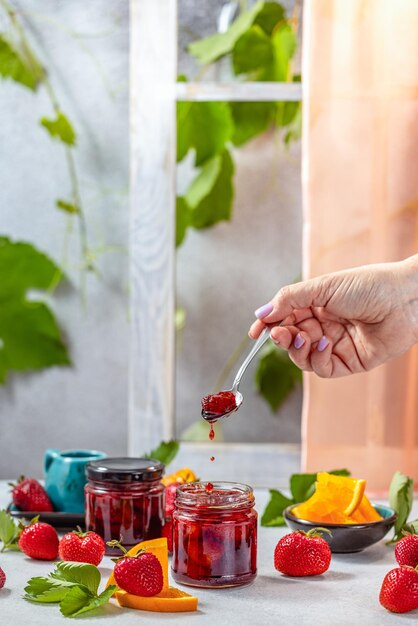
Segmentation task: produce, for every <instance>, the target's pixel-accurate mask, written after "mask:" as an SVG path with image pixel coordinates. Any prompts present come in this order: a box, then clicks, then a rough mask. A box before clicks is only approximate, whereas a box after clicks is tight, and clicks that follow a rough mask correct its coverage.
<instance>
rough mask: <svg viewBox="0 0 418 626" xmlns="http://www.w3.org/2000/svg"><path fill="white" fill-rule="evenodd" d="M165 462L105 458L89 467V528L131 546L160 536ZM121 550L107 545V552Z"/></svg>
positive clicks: (109, 538)
mask: <svg viewBox="0 0 418 626" xmlns="http://www.w3.org/2000/svg"><path fill="white" fill-rule="evenodd" d="M163 473H164V465H163V464H162V463H160V462H159V461H155V460H153V459H136V458H129V457H121V458H105V459H100V460H98V461H93V462H92V463H89V465H87V467H86V475H87V481H88V482H87V484H86V486H85V504H86V529H87V530H93V531H94V532H96V533H98V534H99V535H100V536H101V537H103V539H104V541H105V542H106V541H111V540H112V539H117V540H118V541H119V539H120V538H122V544H123V545H124V546H125V547H126V548H128V549H129V548H130V547H132V546H134V545H136V544H137V543H139V542H140V541H144V540H145V539H155V538H157V537H161V534H162V527H163V525H164V486H163V485H162V483H161V482H160V481H161V477H162V475H163ZM118 553H119V550H118V549H117V548H116V549H112V548H109V547H107V549H106V554H118Z"/></svg>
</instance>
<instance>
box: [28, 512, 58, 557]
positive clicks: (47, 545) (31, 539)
mask: <svg viewBox="0 0 418 626" xmlns="http://www.w3.org/2000/svg"><path fill="white" fill-rule="evenodd" d="M35 519H36V518H35ZM19 548H20V549H21V550H22V552H24V553H25V554H26V555H27V556H30V557H31V558H32V559H40V560H42V561H53V560H54V559H56V558H57V556H58V535H57V531H56V530H55V528H53V527H52V526H51V525H50V524H45V522H37V521H35V522H33V523H31V524H30V525H29V526H26V528H24V529H23V531H22V534H21V535H20V538H19Z"/></svg>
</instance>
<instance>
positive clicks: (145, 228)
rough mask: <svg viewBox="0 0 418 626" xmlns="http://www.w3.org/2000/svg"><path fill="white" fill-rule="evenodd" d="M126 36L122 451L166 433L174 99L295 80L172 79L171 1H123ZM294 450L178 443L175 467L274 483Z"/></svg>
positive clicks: (284, 94)
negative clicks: (126, 362) (127, 325)
mask: <svg viewBox="0 0 418 626" xmlns="http://www.w3.org/2000/svg"><path fill="white" fill-rule="evenodd" d="M130 42H131V47H130V65H131V72H130V120H131V131H130V132H131V144H130V162H131V195H130V286H131V294H130V295H131V307H130V309H131V342H130V388H129V400H130V401H129V427H128V451H129V454H131V455H140V454H141V453H143V452H144V451H149V450H151V449H152V448H153V447H155V446H156V445H158V443H159V442H160V441H161V440H168V439H171V438H172V437H173V436H174V434H175V402H174V393H175V377H174V367H175V327H174V306H175V203H176V101H177V100H189V101H216V100H220V101H249V100H253V101H257V102H261V101H264V102H268V101H277V100H282V101H295V100H300V99H301V97H302V85H301V84H297V83H239V82H236V83H235V82H231V83H177V82H176V80H177V45H178V44H177V0H130ZM199 400H200V399H199V398H197V404H199ZM212 455H213V456H215V457H216V461H217V462H216V463H210V460H209V458H210V456H212ZM300 457H301V454H300V445H296V444H280V443H277V444H261V443H250V444H249V443H216V441H215V442H209V441H208V443H200V442H196V443H194V442H193V443H192V442H183V443H182V445H181V450H180V453H179V456H178V457H177V458H176V466H177V465H179V466H182V465H188V466H190V467H199V468H200V470H201V474H202V475H210V476H211V479H213V480H237V481H240V482H247V483H250V484H251V485H253V486H254V487H271V486H275V487H282V486H285V485H287V482H288V477H289V475H290V474H291V473H293V472H297V471H299V470H300ZM206 463H207V466H206Z"/></svg>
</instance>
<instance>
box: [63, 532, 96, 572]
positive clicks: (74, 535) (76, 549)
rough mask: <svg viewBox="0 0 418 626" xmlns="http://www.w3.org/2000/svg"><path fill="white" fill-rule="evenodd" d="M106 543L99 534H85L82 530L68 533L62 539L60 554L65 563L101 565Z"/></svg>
mask: <svg viewBox="0 0 418 626" xmlns="http://www.w3.org/2000/svg"><path fill="white" fill-rule="evenodd" d="M105 548H106V546H105V542H104V541H103V539H102V538H101V537H100V535H98V534H97V533H93V532H91V531H89V532H86V533H83V532H82V531H81V529H79V530H78V531H75V530H74V531H73V532H71V533H67V534H66V535H64V537H62V539H60V542H59V546H58V552H59V555H60V558H61V559H62V560H63V561H79V562H81V563H91V564H92V565H99V563H100V562H101V560H102V558H103V556H104V553H105Z"/></svg>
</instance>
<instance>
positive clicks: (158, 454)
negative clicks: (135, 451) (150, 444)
mask: <svg viewBox="0 0 418 626" xmlns="http://www.w3.org/2000/svg"><path fill="white" fill-rule="evenodd" d="M179 449H180V442H179V441H176V440H175V439H171V441H162V442H161V443H160V445H159V446H158V447H157V448H155V449H154V450H151V452H150V453H149V454H146V455H145V458H146V459H155V460H156V461H160V463H164V465H168V464H169V463H171V461H172V460H173V459H174V458H175V457H176V456H177V453H178V451H179Z"/></svg>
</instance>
